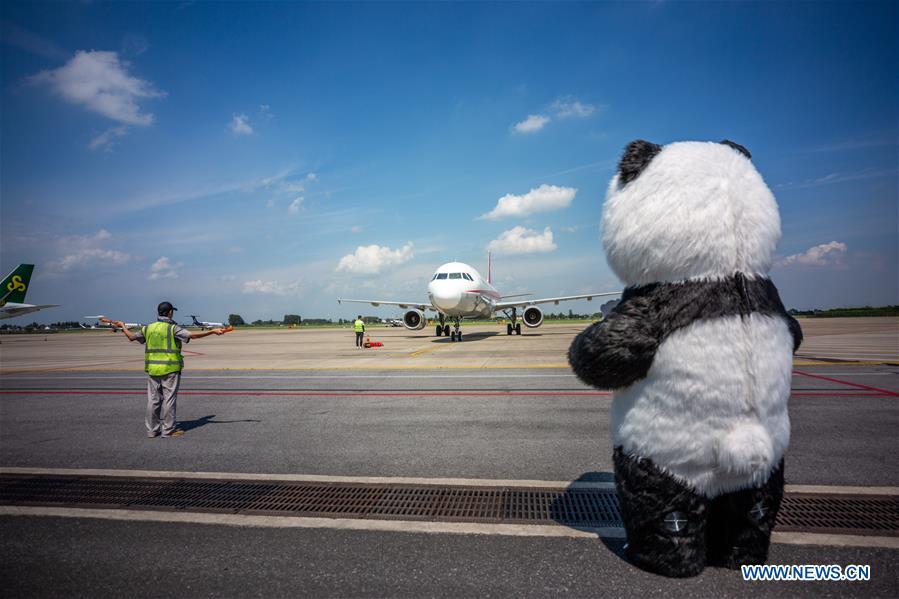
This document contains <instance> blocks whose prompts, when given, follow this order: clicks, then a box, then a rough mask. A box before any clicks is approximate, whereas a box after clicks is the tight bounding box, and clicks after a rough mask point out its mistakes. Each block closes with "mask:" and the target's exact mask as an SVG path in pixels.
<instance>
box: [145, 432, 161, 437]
mask: <svg viewBox="0 0 899 599" xmlns="http://www.w3.org/2000/svg"><path fill="white" fill-rule="evenodd" d="M158 436H159V433H158V432H156V433H147V438H148V439H155V438H156V437H158Z"/></svg>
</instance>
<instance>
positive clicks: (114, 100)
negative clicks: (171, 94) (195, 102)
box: [29, 50, 165, 126]
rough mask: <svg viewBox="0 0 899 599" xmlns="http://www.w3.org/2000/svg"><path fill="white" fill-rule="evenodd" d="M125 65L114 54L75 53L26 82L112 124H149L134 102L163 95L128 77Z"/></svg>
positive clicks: (144, 83) (149, 121) (100, 52)
mask: <svg viewBox="0 0 899 599" xmlns="http://www.w3.org/2000/svg"><path fill="white" fill-rule="evenodd" d="M129 66H130V65H129V63H128V62H127V61H123V60H119V55H118V53H116V52H103V51H99V50H90V51H84V50H79V51H78V52H76V53H75V56H74V57H72V58H71V59H70V60H69V62H67V63H66V64H64V65H63V66H61V67H59V68H56V69H52V70H47V71H41V72H40V73H38V74H37V75H33V76H32V77H31V78H30V79H29V81H30V82H31V83H37V84H44V85H48V86H50V89H52V90H53V91H54V92H55V93H57V94H59V95H60V96H62V97H63V98H64V99H65V100H66V101H68V102H71V103H73V104H80V105H82V106H84V107H85V108H87V109H88V110H91V111H93V112H96V113H98V114H101V115H103V116H105V117H107V118H109V119H112V120H114V121H118V122H120V123H125V124H127V125H142V126H146V125H149V124H151V123H152V122H153V115H152V114H151V113H148V112H141V111H140V106H138V100H139V99H141V98H158V97H161V96H164V95H165V93H164V92H161V91H159V90H157V89H156V88H155V87H153V84H152V83H150V82H149V81H145V80H143V79H138V78H137V77H134V76H132V75H130V74H129V73H128V67H129Z"/></svg>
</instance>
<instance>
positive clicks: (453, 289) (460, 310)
mask: <svg viewBox="0 0 899 599" xmlns="http://www.w3.org/2000/svg"><path fill="white" fill-rule="evenodd" d="M500 298H501V296H500V294H499V292H498V291H497V290H496V288H495V287H494V286H493V285H491V284H490V283H488V282H487V280H486V279H484V278H483V277H481V275H480V273H478V271H477V270H476V269H474V268H473V267H471V266H469V265H468V264H464V263H462V262H448V263H446V264H444V265H442V266H440V267H439V268H438V269H437V270H436V271H435V272H434V275H433V276H432V277H431V282H430V283H428V299H429V300H430V302H431V305H432V306H434V307H435V308H436V309H437V310H439V311H440V312H442V313H443V314H445V315H447V316H449V317H451V318H493V315H494V312H495V311H496V302H497V301H498V300H499V299H500Z"/></svg>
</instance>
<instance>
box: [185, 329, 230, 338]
mask: <svg viewBox="0 0 899 599" xmlns="http://www.w3.org/2000/svg"><path fill="white" fill-rule="evenodd" d="M224 334H225V329H209V330H208V331H191V332H190V338H191V339H200V338H201V337H208V336H210V335H224Z"/></svg>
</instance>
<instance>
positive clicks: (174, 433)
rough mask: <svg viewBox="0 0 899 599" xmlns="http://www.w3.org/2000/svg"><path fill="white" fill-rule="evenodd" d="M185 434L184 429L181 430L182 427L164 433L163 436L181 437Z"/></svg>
mask: <svg viewBox="0 0 899 599" xmlns="http://www.w3.org/2000/svg"><path fill="white" fill-rule="evenodd" d="M183 434H184V431H183V430H181V429H180V428H176V429H175V430H173V431H172V432H170V433H162V438H163V439H169V438H171V437H180V436H181V435H183Z"/></svg>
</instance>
